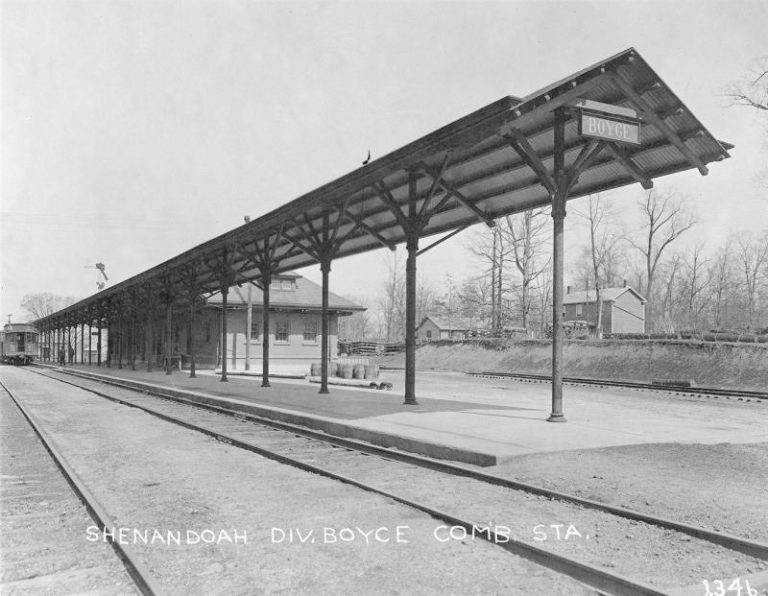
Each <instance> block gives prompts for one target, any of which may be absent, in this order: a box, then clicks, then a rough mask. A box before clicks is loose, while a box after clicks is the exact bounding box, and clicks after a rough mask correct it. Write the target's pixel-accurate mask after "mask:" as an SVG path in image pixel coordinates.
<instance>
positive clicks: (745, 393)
mask: <svg viewBox="0 0 768 596" xmlns="http://www.w3.org/2000/svg"><path fill="white" fill-rule="evenodd" d="M467 374H468V375H470V376H472V377H482V378H486V379H512V380H515V381H523V382H529V383H549V382H551V381H552V377H551V376H549V375H534V374H522V373H506V372H493V371H486V372H468V373H467ZM563 382H564V383H569V384H571V385H593V386H598V387H621V388H625V389H639V390H643V391H662V392H665V393H675V394H678V395H689V396H704V397H714V398H719V397H724V398H726V399H738V400H741V401H751V400H755V401H762V400H768V392H765V391H749V390H746V389H717V388H712V387H709V388H708V387H688V386H684V385H680V384H675V383H674V382H669V383H635V382H631V381H612V380H608V379H590V378H581V377H563Z"/></svg>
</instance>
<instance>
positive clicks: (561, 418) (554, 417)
mask: <svg viewBox="0 0 768 596" xmlns="http://www.w3.org/2000/svg"><path fill="white" fill-rule="evenodd" d="M547 422H568V421H567V420H566V419H565V416H563V415H562V414H550V415H549V418H547Z"/></svg>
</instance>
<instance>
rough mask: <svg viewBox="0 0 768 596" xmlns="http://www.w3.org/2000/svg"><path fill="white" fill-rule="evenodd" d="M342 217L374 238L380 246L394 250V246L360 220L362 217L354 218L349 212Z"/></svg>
mask: <svg viewBox="0 0 768 596" xmlns="http://www.w3.org/2000/svg"><path fill="white" fill-rule="evenodd" d="M344 217H346V218H347V219H348V220H349V221H351V222H352V223H354V224H355V225H356V226H357V227H358V228H360V229H361V230H365V231H366V232H367V233H368V234H370V235H371V236H373V237H374V238H376V240H378V241H379V242H381V244H382V245H384V246H386V247H387V248H388V249H389V250H395V248H396V247H395V245H394V244H393V243H392V242H390V241H389V240H387V239H386V238H385V237H384V236H382V235H381V234H379V233H378V232H377V231H376V230H375V229H374V228H372V227H371V226H369V225H368V224H367V223H365V222H364V221H363V219H362V217H360V216H358V217H355V216H354V215H352V214H351V213H349V212H345V213H344Z"/></svg>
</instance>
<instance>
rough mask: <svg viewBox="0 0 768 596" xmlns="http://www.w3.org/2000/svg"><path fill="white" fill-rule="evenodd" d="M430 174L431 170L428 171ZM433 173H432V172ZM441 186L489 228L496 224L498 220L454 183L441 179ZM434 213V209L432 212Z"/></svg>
mask: <svg viewBox="0 0 768 596" xmlns="http://www.w3.org/2000/svg"><path fill="white" fill-rule="evenodd" d="M427 174H429V172H427ZM430 175H431V174H430ZM438 184H439V185H440V187H441V188H442V189H443V190H444V191H445V192H447V193H448V194H449V195H451V196H453V197H455V198H456V200H457V201H459V203H461V204H462V205H464V207H466V208H467V209H469V210H470V211H472V213H474V214H475V215H477V218H478V219H479V220H480V221H482V222H483V223H485V225H487V226H488V227H489V228H492V227H494V226H495V225H496V222H495V221H493V219H492V218H490V217H488V216H487V215H486V214H485V213H483V211H482V210H481V209H479V208H478V207H477V206H476V205H475V204H474V203H472V201H470V200H469V199H468V198H467V197H465V196H464V195H463V194H461V192H459V190H458V189H457V188H454V187H453V186H452V185H450V184H448V183H447V182H446V181H445V180H440V181H439V183H438ZM432 214H434V211H433V212H432Z"/></svg>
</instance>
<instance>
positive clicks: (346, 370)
mask: <svg viewBox="0 0 768 596" xmlns="http://www.w3.org/2000/svg"><path fill="white" fill-rule="evenodd" d="M353 371H354V366H353V365H351V364H342V365H341V378H342V379H351V378H352V373H353Z"/></svg>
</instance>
